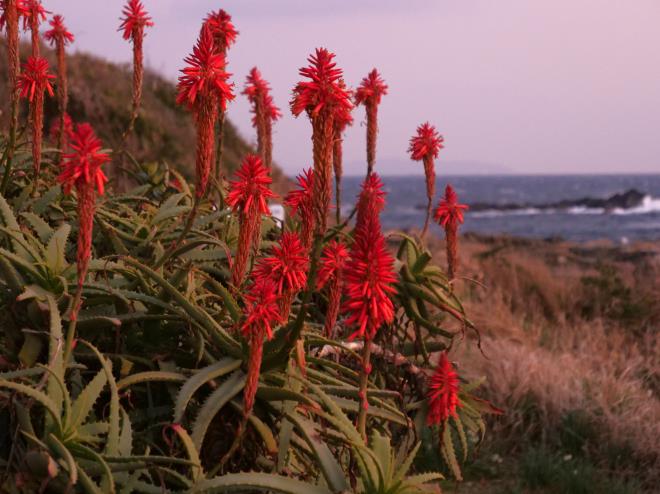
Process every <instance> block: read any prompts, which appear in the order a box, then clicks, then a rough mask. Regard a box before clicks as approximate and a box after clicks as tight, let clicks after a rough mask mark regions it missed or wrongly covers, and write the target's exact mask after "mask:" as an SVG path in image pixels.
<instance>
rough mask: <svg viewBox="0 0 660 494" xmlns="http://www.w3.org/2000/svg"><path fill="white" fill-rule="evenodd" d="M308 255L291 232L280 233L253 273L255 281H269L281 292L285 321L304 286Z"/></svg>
mask: <svg viewBox="0 0 660 494" xmlns="http://www.w3.org/2000/svg"><path fill="white" fill-rule="evenodd" d="M308 267H309V258H308V256H307V249H305V246H304V245H303V244H302V242H301V241H300V237H299V236H298V234H297V233H294V232H285V233H283V234H282V237H281V238H280V240H279V242H278V243H277V244H276V245H274V246H273V247H272V248H271V251H270V255H268V256H267V257H264V258H262V259H259V262H258V263H257V266H256V267H255V269H254V272H253V273H252V275H253V277H254V279H255V280H258V281H264V282H265V281H270V282H272V283H273V284H274V285H275V289H276V292H277V294H278V295H280V297H281V300H280V314H281V315H282V318H283V319H284V321H286V320H287V319H288V317H289V312H290V309H291V304H292V302H293V299H294V298H295V296H296V294H297V293H298V292H299V291H301V290H302V289H303V288H305V284H306V283H307V271H308Z"/></svg>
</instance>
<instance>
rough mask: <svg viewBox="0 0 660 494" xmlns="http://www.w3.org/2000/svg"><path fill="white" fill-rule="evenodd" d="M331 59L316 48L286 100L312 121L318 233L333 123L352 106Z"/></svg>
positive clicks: (325, 206)
mask: <svg viewBox="0 0 660 494" xmlns="http://www.w3.org/2000/svg"><path fill="white" fill-rule="evenodd" d="M333 59H334V54H333V53H330V52H329V51H328V50H326V49H325V48H318V49H317V50H316V53H315V54H314V55H312V56H311V57H309V59H308V61H309V66H307V67H303V68H302V69H300V71H299V73H300V75H301V76H303V77H305V78H307V79H308V80H305V81H301V82H299V83H298V84H297V85H296V86H295V88H294V89H293V98H292V100H291V103H290V106H291V112H292V113H293V114H294V115H295V116H299V115H300V114H302V113H303V112H304V113H306V114H307V116H308V117H309V119H310V120H311V123H312V144H313V154H314V177H315V178H314V216H315V227H316V231H317V233H319V234H322V233H324V232H325V230H326V226H327V215H328V211H329V209H330V197H331V195H332V154H333V148H334V139H335V128H334V123H335V120H336V119H338V118H344V117H345V115H346V113H347V112H350V110H351V108H352V107H353V105H352V103H351V100H350V92H349V91H347V90H346V88H345V87H344V86H343V85H342V83H341V77H342V71H341V69H339V68H337V64H336V63H335V62H334V61H333Z"/></svg>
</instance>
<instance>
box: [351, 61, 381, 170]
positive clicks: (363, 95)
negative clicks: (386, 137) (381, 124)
mask: <svg viewBox="0 0 660 494" xmlns="http://www.w3.org/2000/svg"><path fill="white" fill-rule="evenodd" d="M386 94H387V85H386V84H385V81H383V79H382V78H381V76H380V74H379V73H378V71H377V70H376V69H373V70H372V71H371V72H369V74H368V75H367V77H365V78H364V79H362V83H361V84H360V86H359V87H358V88H357V89H356V90H355V104H356V105H364V107H365V109H366V110H367V166H368V169H367V173H368V174H369V173H371V172H372V171H373V169H374V165H375V163H376V136H377V134H378V106H379V105H380V100H381V98H382V97H383V96H384V95H386Z"/></svg>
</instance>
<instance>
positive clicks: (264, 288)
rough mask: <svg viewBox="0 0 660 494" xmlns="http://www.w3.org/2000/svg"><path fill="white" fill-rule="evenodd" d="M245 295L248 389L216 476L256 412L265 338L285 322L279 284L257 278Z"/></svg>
mask: <svg viewBox="0 0 660 494" xmlns="http://www.w3.org/2000/svg"><path fill="white" fill-rule="evenodd" d="M243 298H244V300H245V308H244V310H243V324H242V326H241V332H242V333H243V336H244V337H245V339H246V340H247V342H248V346H249V348H250V354H249V357H248V365H247V377H246V380H245V388H244V389H243V417H242V420H241V423H240V424H239V426H238V429H237V431H236V433H235V435H234V441H233V442H232V444H231V446H230V447H229V450H228V451H227V453H226V454H225V455H224V456H223V457H222V459H221V460H220V462H219V463H218V465H216V467H215V468H214V469H213V470H212V471H211V472H210V474H211V476H212V475H215V473H216V472H217V471H218V470H219V469H221V468H222V467H223V466H224V464H225V463H226V462H227V460H228V459H229V458H231V457H232V456H233V454H234V453H235V452H236V450H237V449H238V447H239V446H240V444H241V440H242V438H243V433H244V432H245V426H246V424H247V420H248V418H249V417H250V415H251V414H252V409H253V408H254V402H255V398H256V396H257V389H258V387H259V375H260V373H261V362H262V360H263V352H264V339H266V338H268V339H271V338H272V337H273V326H275V325H277V324H280V323H282V321H283V318H282V315H281V314H280V312H279V304H278V300H279V297H278V296H277V291H276V288H275V285H274V284H273V283H272V282H271V281H269V280H257V281H255V282H254V283H253V284H252V285H251V286H250V289H249V291H248V292H247V294H246V295H245V296H244V297H243Z"/></svg>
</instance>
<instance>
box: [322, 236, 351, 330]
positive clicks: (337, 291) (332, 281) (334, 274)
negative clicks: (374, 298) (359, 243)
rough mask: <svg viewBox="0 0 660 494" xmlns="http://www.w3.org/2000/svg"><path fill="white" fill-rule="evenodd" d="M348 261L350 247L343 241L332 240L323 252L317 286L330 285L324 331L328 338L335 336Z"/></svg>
mask: <svg viewBox="0 0 660 494" xmlns="http://www.w3.org/2000/svg"><path fill="white" fill-rule="evenodd" d="M347 261H348V249H347V248H346V245H344V244H343V243H342V242H337V241H336V240H332V241H331V242H330V243H329V244H328V245H327V246H326V247H325V248H324V249H323V253H322V254H321V267H320V269H319V274H318V280H317V286H318V289H319V290H320V289H322V288H323V287H324V286H328V309H327V310H326V314H325V325H324V333H325V336H326V337H328V338H333V337H334V328H335V324H336V323H337V317H338V316H339V308H340V303H341V294H342V290H343V287H344V268H345V267H346V263H347Z"/></svg>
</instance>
